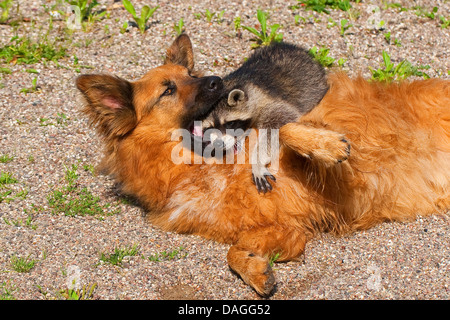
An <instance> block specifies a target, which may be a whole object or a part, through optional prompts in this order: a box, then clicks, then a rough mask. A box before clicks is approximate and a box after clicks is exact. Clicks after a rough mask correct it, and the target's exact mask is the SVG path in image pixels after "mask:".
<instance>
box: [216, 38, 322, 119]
mask: <svg viewBox="0 0 450 320" xmlns="http://www.w3.org/2000/svg"><path fill="white" fill-rule="evenodd" d="M224 82H225V85H226V86H227V87H228V88H239V87H240V88H244V87H245V85H246V84H249V83H251V84H253V85H255V86H257V87H259V88H260V89H261V90H263V91H264V92H265V93H266V94H267V95H270V96H272V97H276V98H277V99H282V100H285V101H286V102H288V103H289V104H291V105H295V106H296V107H298V108H299V111H300V113H302V114H303V113H306V112H308V111H309V110H311V109H312V108H313V107H314V106H316V105H317V104H318V103H319V102H320V101H321V100H322V98H323V96H324V95H325V93H326V92H327V90H328V84H327V78H326V73H325V70H324V68H323V67H322V66H321V65H319V64H318V63H317V62H315V61H314V60H313V59H312V58H311V56H310V55H309V54H308V52H307V51H306V50H305V49H303V48H301V47H298V46H295V45H293V44H288V43H276V44H272V45H270V46H267V47H262V48H260V49H257V50H256V51H255V52H254V53H253V54H252V55H251V56H250V58H249V59H248V60H247V61H246V62H245V63H244V64H243V65H242V66H241V67H240V68H239V69H237V70H235V71H234V72H232V73H230V74H229V75H227V76H225V77H224Z"/></svg>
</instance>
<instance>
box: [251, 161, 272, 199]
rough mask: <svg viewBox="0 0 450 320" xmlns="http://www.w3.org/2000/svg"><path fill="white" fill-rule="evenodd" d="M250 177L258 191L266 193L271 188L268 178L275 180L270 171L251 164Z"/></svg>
mask: <svg viewBox="0 0 450 320" xmlns="http://www.w3.org/2000/svg"><path fill="white" fill-rule="evenodd" d="M252 179H253V183H254V184H255V185H256V189H257V190H258V193H261V192H263V193H266V192H267V191H271V190H272V185H271V184H270V182H269V179H271V180H273V181H276V180H277V179H275V176H274V175H273V174H271V173H270V171H269V170H268V169H267V168H266V167H259V166H253V167H252Z"/></svg>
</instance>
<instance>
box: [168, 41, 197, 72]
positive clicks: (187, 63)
mask: <svg viewBox="0 0 450 320" xmlns="http://www.w3.org/2000/svg"><path fill="white" fill-rule="evenodd" d="M169 63H172V64H179V65H182V66H184V67H186V68H187V69H188V70H189V72H192V71H194V52H193V51H192V43H191V39H190V38H189V36H188V35H186V34H182V35H180V36H178V38H176V39H175V41H174V42H173V43H172V45H171V46H170V48H169V49H167V55H166V59H165V60H164V64H169Z"/></svg>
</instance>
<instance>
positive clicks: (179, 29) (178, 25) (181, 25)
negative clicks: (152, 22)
mask: <svg viewBox="0 0 450 320" xmlns="http://www.w3.org/2000/svg"><path fill="white" fill-rule="evenodd" d="M173 30H174V31H175V33H176V34H177V35H178V36H179V35H180V34H182V33H183V31H184V21H183V18H181V19H180V20H178V23H176V24H174V25H173Z"/></svg>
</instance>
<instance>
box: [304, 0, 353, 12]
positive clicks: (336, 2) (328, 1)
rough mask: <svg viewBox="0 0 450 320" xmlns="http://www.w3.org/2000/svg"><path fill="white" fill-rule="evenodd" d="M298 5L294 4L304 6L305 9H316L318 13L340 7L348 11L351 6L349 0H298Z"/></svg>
mask: <svg viewBox="0 0 450 320" xmlns="http://www.w3.org/2000/svg"><path fill="white" fill-rule="evenodd" d="M298 2H299V5H298V6H296V7H297V8H299V7H304V8H305V9H306V10H312V11H316V12H318V13H326V14H329V13H330V11H329V10H328V9H330V8H331V9H340V10H342V11H348V10H350V9H351V8H352V5H351V4H350V1H349V0H298Z"/></svg>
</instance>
